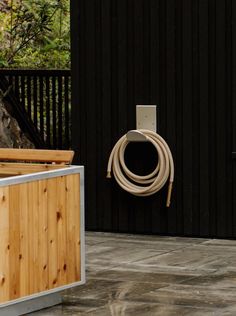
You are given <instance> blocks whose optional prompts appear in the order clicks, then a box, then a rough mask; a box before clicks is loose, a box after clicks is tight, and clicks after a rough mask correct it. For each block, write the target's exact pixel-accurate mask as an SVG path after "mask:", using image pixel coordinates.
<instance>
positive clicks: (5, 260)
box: [0, 187, 10, 302]
mask: <svg viewBox="0 0 236 316" xmlns="http://www.w3.org/2000/svg"><path fill="white" fill-rule="evenodd" d="M0 218H1V220H0V231H1V238H0V253H1V256H0V302H3V301H5V300H8V299H9V294H10V271H9V237H10V230H9V228H10V221H9V220H10V218H9V188H4V187H1V188H0Z"/></svg>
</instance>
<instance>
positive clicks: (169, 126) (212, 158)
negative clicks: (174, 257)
mask: <svg viewBox="0 0 236 316" xmlns="http://www.w3.org/2000/svg"><path fill="white" fill-rule="evenodd" d="M71 14H72V17H71V33H72V99H73V100H72V101H73V102H72V103H73V108H72V117H73V121H72V123H73V124H72V134H73V135H72V138H73V147H74V149H75V150H76V162H77V163H80V164H83V165H85V168H86V228H87V229H89V230H100V231H115V232H132V233H153V234H165V235H182V236H183V235H185V236H201V237H203V236H210V237H227V238H235V237H236V168H235V164H236V161H235V160H233V159H232V151H236V1H234V0H78V1H71ZM136 104H157V105H158V108H159V110H158V115H159V117H158V132H159V133H160V134H161V135H162V136H163V137H164V138H165V139H166V141H167V142H168V144H169V145H170V147H171V149H172V153H173V156H174V161H175V169H176V173H175V174H176V177H175V183H174V192H173V198H172V204H171V207H170V208H169V209H167V208H166V207H165V196H166V188H164V189H163V190H162V191H161V192H159V193H157V194H156V195H153V196H151V197H146V198H139V197H134V196H132V195H129V194H128V193H126V192H124V191H122V190H121V189H120V188H119V187H118V185H117V184H116V182H115V181H114V180H113V179H112V180H107V179H106V164H107V161H108V157H109V154H110V151H111V150H112V148H113V146H114V144H115V143H116V141H117V140H118V139H119V138H120V137H121V136H122V135H123V134H125V133H126V132H127V131H128V130H130V129H134V128H135V105H136ZM156 159H157V157H156V154H155V151H154V150H153V148H152V146H150V145H149V144H130V145H129V146H128V148H127V151H126V160H127V164H128V165H129V166H130V168H131V169H132V170H133V171H137V170H141V171H142V172H144V173H145V172H148V171H150V170H151V168H152V167H153V164H155V162H156Z"/></svg>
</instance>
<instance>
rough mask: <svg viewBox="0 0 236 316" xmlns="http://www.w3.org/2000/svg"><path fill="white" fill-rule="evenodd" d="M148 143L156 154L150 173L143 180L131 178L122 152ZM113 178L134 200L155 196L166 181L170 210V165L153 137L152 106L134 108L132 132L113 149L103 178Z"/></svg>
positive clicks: (156, 136) (160, 143)
mask: <svg viewBox="0 0 236 316" xmlns="http://www.w3.org/2000/svg"><path fill="white" fill-rule="evenodd" d="M146 141H147V142H151V143H152V144H153V146H154V147H155V149H156V151H157V154H158V163H157V166H156V168H155V170H154V171H152V172H151V173H150V174H148V175H145V176H140V175H136V174H134V173H133V172H132V171H130V170H129V169H128V168H127V166H126V164H125V158H124V155H125V149H126V147H127V145H128V144H129V142H146ZM112 174H113V175H114V177H115V179H116V181H117V183H118V184H119V186H120V187H121V188H122V189H124V190H125V191H127V192H129V193H131V194H133V195H136V196H142V197H145V196H150V195H152V194H154V193H156V192H158V191H159V190H160V189H161V188H162V187H163V186H164V185H165V183H166V182H167V181H168V179H169V185H168V192H167V199H166V206H167V207H169V206H170V201H171V192H172V184H173V181H174V161H173V157H172V154H171V151H170V148H169V146H168V144H167V143H166V141H165V140H164V139H163V138H162V137H161V136H160V135H159V134H157V108H156V105H137V106H136V130H131V131H128V132H127V133H126V134H125V135H123V136H122V137H121V138H120V139H119V140H118V141H117V143H116V144H115V146H114V147H113V149H112V151H111V154H110V157H109V161H108V165H107V178H111V175H112Z"/></svg>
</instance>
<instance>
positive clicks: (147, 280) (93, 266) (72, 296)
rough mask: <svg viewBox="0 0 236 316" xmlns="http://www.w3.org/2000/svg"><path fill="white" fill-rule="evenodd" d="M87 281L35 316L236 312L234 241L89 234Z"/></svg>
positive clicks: (167, 315) (203, 315) (181, 315)
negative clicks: (62, 302)
mask: <svg viewBox="0 0 236 316" xmlns="http://www.w3.org/2000/svg"><path fill="white" fill-rule="evenodd" d="M86 248H87V251H86V252H87V258H86V261H87V263H86V266H87V269H86V270H87V272H86V274H87V282H86V285H84V286H81V287H78V288H77V289H74V290H73V291H71V290H70V291H68V292H66V293H65V296H64V304H63V305H60V306H56V307H53V308H50V309H46V310H43V311H40V312H37V313H32V314H30V315H31V316H43V315H44V316H49V315H50V316H61V315H70V316H73V315H94V316H107V315H111V316H130V315H132V316H139V315H142V316H145V315H147V316H154V315H155V316H156V315H161V316H174V315H179V316H184V315H194V316H208V315H217V316H222V315H233V316H235V315H236V241H230V240H208V239H193V238H170V237H158V236H139V235H138V236H135V235H121V234H104V233H91V232H89V233H87V234H86Z"/></svg>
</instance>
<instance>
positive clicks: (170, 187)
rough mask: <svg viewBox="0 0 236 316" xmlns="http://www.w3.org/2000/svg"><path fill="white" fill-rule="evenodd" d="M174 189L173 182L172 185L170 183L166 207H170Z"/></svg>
mask: <svg viewBox="0 0 236 316" xmlns="http://www.w3.org/2000/svg"><path fill="white" fill-rule="evenodd" d="M172 189H173V182H170V183H169V186H168V193H167V199H166V207H169V206H170V201H171V193H172Z"/></svg>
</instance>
